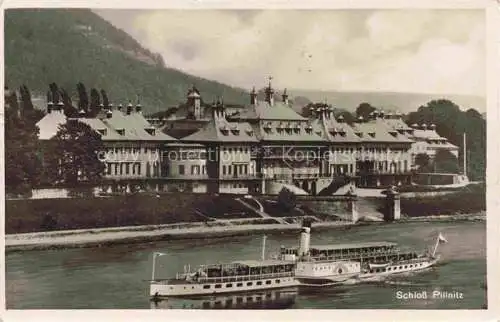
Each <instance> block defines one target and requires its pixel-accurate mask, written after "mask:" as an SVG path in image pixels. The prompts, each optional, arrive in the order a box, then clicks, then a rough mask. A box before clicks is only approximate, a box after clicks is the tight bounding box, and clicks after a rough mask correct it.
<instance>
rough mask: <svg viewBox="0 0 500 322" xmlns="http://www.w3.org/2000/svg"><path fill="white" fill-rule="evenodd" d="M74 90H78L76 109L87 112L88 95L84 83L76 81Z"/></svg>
mask: <svg viewBox="0 0 500 322" xmlns="http://www.w3.org/2000/svg"><path fill="white" fill-rule="evenodd" d="M76 90H77V91H78V111H84V112H85V113H87V112H88V111H89V97H88V95H87V90H86V89H85V85H83V84H82V83H78V84H77V85H76Z"/></svg>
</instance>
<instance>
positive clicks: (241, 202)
mask: <svg viewBox="0 0 500 322" xmlns="http://www.w3.org/2000/svg"><path fill="white" fill-rule="evenodd" d="M234 200H236V201H238V202H239V203H240V204H242V205H243V206H245V207H246V208H248V209H249V210H251V211H252V212H254V213H256V214H258V215H259V216H261V217H262V218H270V219H274V220H276V221H278V222H279V223H280V224H287V222H286V221H285V220H283V218H279V217H271V216H269V215H268V214H267V213H265V212H264V211H260V210H259V209H255V207H253V206H251V205H250V204H249V203H247V202H246V201H244V200H242V199H240V198H236V199H234Z"/></svg>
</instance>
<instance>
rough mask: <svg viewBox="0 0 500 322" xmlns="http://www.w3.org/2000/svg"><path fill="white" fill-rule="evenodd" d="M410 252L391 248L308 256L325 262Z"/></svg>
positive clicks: (400, 254)
mask: <svg viewBox="0 0 500 322" xmlns="http://www.w3.org/2000/svg"><path fill="white" fill-rule="evenodd" d="M410 254H412V253H410V252H408V253H406V252H403V253H402V252H400V251H398V250H392V251H388V252H373V253H367V254H362V253H355V254H346V255H332V256H327V257H320V256H314V257H310V258H311V259H313V260H315V261H317V262H325V261H332V260H351V259H360V258H361V259H363V258H366V259H368V258H373V257H384V256H391V257H392V256H401V257H403V256H408V255H410Z"/></svg>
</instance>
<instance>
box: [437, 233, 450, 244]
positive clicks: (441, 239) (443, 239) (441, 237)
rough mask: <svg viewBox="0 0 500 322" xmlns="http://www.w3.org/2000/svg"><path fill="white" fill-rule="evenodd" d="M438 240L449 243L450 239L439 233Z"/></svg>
mask: <svg viewBox="0 0 500 322" xmlns="http://www.w3.org/2000/svg"><path fill="white" fill-rule="evenodd" d="M438 240H439V242H440V243H447V242H448V241H447V240H446V238H444V236H443V234H441V233H439V236H438Z"/></svg>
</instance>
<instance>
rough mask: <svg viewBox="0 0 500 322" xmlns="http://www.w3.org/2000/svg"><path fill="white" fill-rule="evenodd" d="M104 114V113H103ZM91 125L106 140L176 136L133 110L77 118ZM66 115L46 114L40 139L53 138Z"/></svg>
mask: <svg viewBox="0 0 500 322" xmlns="http://www.w3.org/2000/svg"><path fill="white" fill-rule="evenodd" d="M101 115H102V114H101ZM76 119H77V120H78V121H80V122H83V123H85V124H87V125H88V126H90V127H91V128H92V129H93V130H94V131H96V132H97V133H99V134H100V135H101V138H102V140H105V141H175V140H176V139H175V138H172V137H171V136H168V135H166V134H164V133H162V132H161V131H160V130H158V129H156V128H154V127H153V126H152V125H151V124H150V123H149V122H148V121H147V120H146V119H145V118H144V116H142V114H140V113H136V112H132V113H131V114H130V115H126V114H124V113H123V112H121V111H118V110H113V111H112V115H111V117H103V118H87V117H81V118H76ZM66 121H67V118H66V116H65V115H64V113H63V112H62V111H58V110H55V111H52V112H51V113H48V114H47V115H45V116H44V117H43V118H42V119H41V120H40V121H38V123H37V126H38V127H39V128H40V134H39V138H40V140H49V139H51V138H53V137H54V136H55V135H56V133H57V131H58V130H59V126H60V125H63V124H65V123H66Z"/></svg>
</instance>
